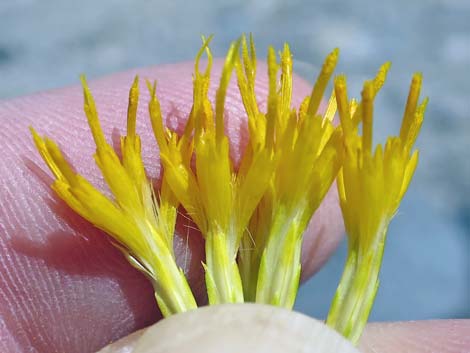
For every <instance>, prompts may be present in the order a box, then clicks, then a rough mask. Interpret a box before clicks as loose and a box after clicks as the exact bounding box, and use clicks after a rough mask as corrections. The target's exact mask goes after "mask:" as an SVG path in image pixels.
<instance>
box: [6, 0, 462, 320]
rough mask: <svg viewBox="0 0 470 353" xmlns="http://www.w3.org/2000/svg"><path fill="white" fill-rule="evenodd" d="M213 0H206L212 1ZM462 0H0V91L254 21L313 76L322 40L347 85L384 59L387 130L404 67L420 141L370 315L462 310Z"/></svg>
mask: <svg viewBox="0 0 470 353" xmlns="http://www.w3.org/2000/svg"><path fill="white" fill-rule="evenodd" d="M214 3H215V2H214ZM469 18H470V1H467V0H452V1H449V0H448V1H444V0H442V1H437V0H429V1H426V2H420V1H405V0H397V1H394V2H389V3H385V4H382V3H379V2H376V1H372V0H369V1H356V2H354V5H352V4H345V2H342V1H339V0H328V1H326V0H324V1H316V2H315V4H313V2H311V1H306V0H305V1H301V0H294V1H289V2H286V1H281V0H262V1H254V0H252V1H248V0H247V1H235V0H231V1H230V0H225V1H218V2H217V5H215V4H213V5H211V2H210V1H209V0H205V1H201V2H196V1H187V0H186V1H181V0H176V1H143V0H135V1H127V2H124V1H117V0H101V1H94V0H81V1H76V2H72V1H68V2H67V1H63V0H43V1H38V0H2V1H1V2H0V80H1V83H2V84H1V85H0V98H4V99H6V98H9V97H13V96H18V95H24V94H28V93H31V92H34V91H38V90H43V89H51V88H56V87H61V86H64V85H70V84H76V83H77V81H78V80H77V77H78V75H79V73H82V72H85V73H87V75H88V77H89V78H92V77H98V76H102V75H106V74H109V73H112V72H115V71H119V70H125V69H129V68H132V67H138V66H147V65H154V64H158V63H166V62H175V61H181V60H188V59H192V58H193V56H194V54H195V52H196V50H197V48H198V46H199V34H210V33H214V34H216V37H215V40H214V42H213V49H214V52H215V53H216V54H218V55H223V54H224V51H225V50H226V48H227V46H228V43H229V41H231V40H233V39H234V38H236V37H238V35H239V34H240V33H241V32H253V33H254V35H255V38H256V40H257V44H258V46H259V53H263V52H265V48H266V46H267V45H268V44H274V45H275V46H277V47H280V45H281V44H282V43H283V42H284V41H288V42H289V43H290V44H291V48H292V49H293V52H294V54H295V63H296V68H297V70H298V71H299V72H300V73H301V74H303V75H305V77H306V78H311V77H314V73H315V65H318V64H320V63H321V61H322V58H323V57H324V56H325V55H326V53H327V52H329V51H330V50H331V49H332V48H333V47H335V46H339V47H340V48H341V50H342V59H341V62H340V64H339V71H344V72H347V73H348V76H349V82H351V83H353V85H352V86H351V88H350V91H351V92H356V94H358V93H359V92H360V85H361V84H362V81H363V80H364V79H365V78H366V77H369V76H370V75H371V73H373V72H375V70H376V69H377V67H378V66H379V65H380V64H381V63H382V62H384V61H386V60H391V61H392V62H393V67H392V71H391V74H390V76H389V77H390V79H389V81H388V83H387V85H386V86H385V88H384V90H383V93H381V96H380V98H379V102H378V107H377V110H376V112H377V117H378V118H377V124H376V131H377V133H376V137H377V138H383V137H384V136H386V135H387V134H388V133H389V132H390V131H397V129H398V124H399V120H400V119H401V114H402V109H403V105H404V102H405V100H406V90H407V87H408V82H409V79H410V77H411V75H412V73H413V72H414V71H417V70H420V71H422V72H423V74H424V89H423V91H424V94H425V95H428V96H429V97H430V99H431V103H430V106H429V110H428V113H427V116H426V122H425V124H424V127H423V131H422V135H421V136H420V139H419V141H418V145H419V148H420V149H421V152H422V153H421V161H420V162H421V163H420V166H419V168H418V171H417V174H416V176H415V179H414V181H413V183H412V186H411V188H410V191H409V193H408V195H407V196H406V198H405V200H404V202H403V204H402V207H401V210H400V214H399V215H398V216H397V217H396V219H395V220H394V222H393V224H392V226H391V229H390V232H389V237H388V243H387V249H386V253H385V258H384V266H383V273H382V286H381V288H380V290H379V293H378V296H377V302H376V305H375V307H374V309H373V312H372V320H409V319H427V318H448V317H469V316H470V303H469V301H470V299H469V298H470V263H469V253H470V214H469V213H470V201H469V199H468V196H469V195H470V162H469V154H468V151H469V148H470V143H469V142H470V138H469V135H470V109H469V103H468V100H469V97H470V84H469V74H468V73H469V69H470V25H469V23H470V22H469V21H468V19H469ZM344 256H345V246H344V244H343V246H342V247H341V248H340V249H339V251H338V252H337V254H336V255H335V256H334V257H333V258H332V260H331V261H330V262H329V263H328V265H327V266H326V267H325V268H324V269H323V270H322V271H320V272H319V274H318V275H317V276H315V277H314V278H313V279H312V280H310V281H309V282H308V283H307V284H306V285H305V286H303V288H302V289H301V291H300V295H299V299H298V302H297V309H298V310H301V311H303V312H306V313H308V314H311V315H314V316H316V317H323V316H324V315H325V314H326V312H327V309H328V305H329V301H330V299H331V297H332V293H333V291H334V289H335V286H336V283H337V279H338V278H339V276H340V274H341V270H342V266H343V261H344Z"/></svg>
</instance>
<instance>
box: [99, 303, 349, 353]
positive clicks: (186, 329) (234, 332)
mask: <svg viewBox="0 0 470 353" xmlns="http://www.w3.org/2000/svg"><path fill="white" fill-rule="evenodd" d="M182 333H183V334H182ZM221 351H223V352H224V353H239V352H257V353H284V352H321V353H358V350H357V349H356V348H355V347H353V345H352V344H351V343H350V342H349V341H347V340H346V339H345V338H343V337H342V336H341V335H339V334H338V333H337V332H336V331H334V330H332V329H330V328H329V327H327V326H326V325H324V324H323V323H322V322H320V321H318V320H315V319H312V318H310V317H307V316H305V315H303V314H300V313H297V312H294V311H289V310H285V309H281V308H277V307H273V306H267V305H259V304H237V305H233V304H232V305H217V306H210V307H204V308H200V309H197V310H194V311H191V312H187V313H184V314H180V315H174V316H172V317H170V318H167V319H165V320H163V321H160V322H159V323H157V324H155V325H154V326H152V327H149V328H148V329H145V331H144V332H140V333H138V334H134V335H131V337H127V338H126V339H124V340H122V341H119V342H116V343H114V344H112V345H110V346H108V347H106V348H104V349H102V350H101V351H100V352H99V353H124V352H127V353H163V352H165V353H169V352H178V353H218V352H221Z"/></svg>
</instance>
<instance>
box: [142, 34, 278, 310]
mask: <svg viewBox="0 0 470 353" xmlns="http://www.w3.org/2000/svg"><path fill="white" fill-rule="evenodd" d="M210 39H211V38H209V39H208V40H205V39H204V38H203V40H204V44H203V46H202V48H201V50H200V51H199V53H198V55H197V57H196V64H195V73H194V77H193V86H194V88H193V89H194V92H193V107H192V109H191V113H190V116H189V118H188V121H187V124H186V128H185V131H184V134H183V136H182V137H181V138H178V137H177V136H176V134H175V133H174V132H170V131H166V130H165V129H164V127H163V124H162V117H161V112H160V109H159V108H158V106H159V103H158V100H157V98H156V96H155V89H153V88H152V87H151V86H149V87H150V92H151V97H152V98H151V107H150V115H151V119H152V126H153V129H154V133H155V136H156V139H157V141H158V143H159V146H160V151H161V152H160V153H161V160H162V163H163V166H164V169H165V173H166V175H167V180H168V184H169V186H170V187H171V189H172V190H173V192H174V193H175V195H176V197H177V198H178V200H179V201H180V202H181V204H182V205H183V207H184V208H185V209H186V211H187V212H188V214H189V215H190V216H191V217H192V219H193V220H194V221H195V223H196V224H197V226H198V227H199V229H200V230H201V233H202V235H203V237H204V238H205V241H206V243H205V244H206V245H205V247H206V263H205V264H204V267H205V270H206V285H207V292H208V296H209V303H210V304H218V303H234V302H243V301H244V297H243V289H242V283H241V279H240V274H239V270H238V266H237V261H236V259H237V253H238V249H239V246H240V241H241V238H242V235H243V232H244V230H245V229H246V227H247V225H248V222H249V220H250V218H251V215H252V213H253V211H254V209H255V207H256V206H257V204H258V202H259V200H260V198H261V196H262V195H263V193H264V190H266V188H267V185H268V181H269V178H270V177H271V174H272V170H273V166H274V162H273V159H272V157H271V151H270V149H269V148H266V147H265V146H263V143H262V142H260V143H259V144H258V145H257V146H256V149H255V150H253V151H251V152H250V153H249V156H248V154H245V156H244V158H243V162H242V166H241V167H240V168H239V170H238V171H236V170H234V167H233V165H232V161H231V160H230V155H229V142H228V138H227V136H226V135H225V132H224V105H225V95H226V91H227V87H228V83H229V81H230V76H231V73H232V71H233V68H234V66H235V63H236V62H237V60H238V47H239V42H236V43H232V45H231V47H230V49H229V51H228V53H227V56H226V60H225V64H224V67H223V71H222V76H221V79H220V84H219V87H218V89H217V93H216V102H215V110H214V109H212V106H211V103H210V101H209V98H208V89H209V83H210V70H211V66H212V55H211V52H210V50H209V48H208V44H209V42H210ZM204 52H206V54H207V57H208V63H207V68H206V70H205V72H201V71H200V70H199V60H200V58H201V56H202V54H203V53H204ZM193 150H194V152H195V157H196V158H195V162H196V163H195V170H194V171H193V170H192V168H191V166H190V162H191V157H192V153H193Z"/></svg>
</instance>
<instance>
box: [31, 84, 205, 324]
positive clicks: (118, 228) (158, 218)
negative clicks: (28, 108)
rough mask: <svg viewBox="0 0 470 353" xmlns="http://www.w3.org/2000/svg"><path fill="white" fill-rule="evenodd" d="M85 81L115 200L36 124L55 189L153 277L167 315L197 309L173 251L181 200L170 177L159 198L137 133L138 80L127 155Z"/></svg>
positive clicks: (101, 163) (98, 157)
mask: <svg viewBox="0 0 470 353" xmlns="http://www.w3.org/2000/svg"><path fill="white" fill-rule="evenodd" d="M82 84H83V91H84V97H85V107H84V108H85V113H86V116H87V118H88V124H89V126H90V129H91V132H92V135H93V139H94V140H95V144H96V154H95V156H94V157H95V161H96V164H97V165H98V167H99V169H100V170H101V173H102V174H103V177H104V179H105V181H106V183H107V184H108V186H109V188H110V190H111V192H112V194H113V196H114V199H113V200H111V199H109V198H108V197H106V196H105V195H103V194H102V193H101V192H100V191H99V190H97V189H96V188H95V187H94V186H93V185H91V184H90V183H89V182H88V181H87V180H86V179H85V178H84V177H82V176H81V175H80V174H77V173H76V172H75V171H74V170H73V168H72V166H71V165H70V164H69V163H68V162H67V161H66V160H65V158H64V156H63V155H62V152H61V151H60V149H59V147H58V146H57V144H56V143H55V142H54V141H52V140H50V139H48V138H47V137H46V138H42V137H40V136H39V135H38V134H37V133H36V131H35V130H34V129H33V128H31V132H32V134H33V138H34V142H35V144H36V147H37V149H38V151H39V153H40V154H41V156H42V158H43V159H44V161H45V162H46V164H47V165H48V167H49V169H50V170H51V171H52V173H53V174H54V176H55V180H54V183H53V184H52V188H53V189H54V190H55V191H56V193H57V194H58V196H59V197H60V198H61V199H62V200H64V201H65V202H66V203H67V204H68V205H69V206H70V207H71V208H72V209H73V210H74V211H75V212H77V213H78V214H80V215H81V216H82V217H84V218H85V219H87V220H88V221H89V222H91V223H93V224H94V225H95V226H97V227H98V228H100V229H102V230H104V231H105V232H106V233H108V234H109V235H110V236H111V237H112V239H113V244H114V245H115V246H116V247H117V248H118V249H119V250H121V251H122V253H123V254H124V256H125V257H126V258H127V260H128V261H129V262H130V263H131V264H132V265H133V266H134V267H136V268H137V269H138V270H140V271H141V272H143V273H144V274H145V275H146V276H147V277H148V278H149V279H150V280H151V281H152V284H153V286H154V288H155V296H156V299H157V302H158V304H159V307H160V309H161V311H162V313H163V314H164V315H165V316H166V315H170V314H173V313H177V312H182V311H186V310H189V309H192V308H195V307H196V302H195V300H194V297H193V295H192V293H191V290H190V289H189V286H188V284H187V281H186V278H185V276H184V273H183V271H182V270H181V269H179V268H178V266H177V265H176V262H175V257H174V253H173V233H174V228H175V222H176V209H177V207H178V203H177V200H176V199H175V197H174V195H173V194H172V192H171V191H170V189H169V188H168V186H167V185H166V182H165V177H164V182H163V188H162V191H161V193H160V197H159V198H157V196H156V195H155V193H154V190H153V186H152V184H151V182H150V181H149V180H148V178H147V176H146V174H145V169H144V166H143V163H142V157H141V146H140V138H139V136H138V135H137V134H136V132H135V125H136V124H135V122H136V116H137V101H138V96H139V90H138V78H136V79H135V81H134V84H133V85H132V88H131V90H130V93H129V108H128V119H127V135H126V136H125V137H122V138H121V149H122V159H120V158H119V157H118V156H117V154H116V152H115V151H114V150H113V148H112V147H111V146H110V145H109V144H108V143H107V142H106V139H105V136H104V134H103V131H102V129H101V126H100V122H99V119H98V113H97V110H96V106H95V102H94V100H93V97H92V95H91V93H90V90H89V88H88V86H87V84H86V81H85V79H84V78H82Z"/></svg>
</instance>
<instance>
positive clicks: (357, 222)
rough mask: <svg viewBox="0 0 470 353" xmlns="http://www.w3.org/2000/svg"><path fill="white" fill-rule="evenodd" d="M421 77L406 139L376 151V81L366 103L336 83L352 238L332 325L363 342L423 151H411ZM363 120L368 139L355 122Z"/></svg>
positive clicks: (407, 116)
mask: <svg viewBox="0 0 470 353" xmlns="http://www.w3.org/2000/svg"><path fill="white" fill-rule="evenodd" d="M420 88H421V75H420V74H415V75H414V76H413V80H412V82H411V87H410V92H409V96H408V101H407V104H406V108H405V113H404V116H403V121H402V125H401V129H400V135H399V136H397V137H389V138H388V139H387V142H386V143H385V147H384V148H383V149H382V146H381V145H378V146H377V147H376V148H375V150H373V149H372V116H373V100H374V97H375V94H376V91H377V89H376V82H373V81H367V82H366V83H365V84H364V89H363V92H362V103H361V104H360V105H359V106H358V107H357V109H355V107H354V106H352V105H351V102H349V101H348V98H347V93H346V80H345V77H344V76H339V77H338V78H337V79H336V80H335V92H336V97H337V98H338V110H339V115H340V119H341V126H342V128H343V131H344V149H345V157H344V162H343V167H342V170H341V172H340V174H339V177H338V193H339V196H340V203H341V209H342V212H343V218H344V224H345V227H346V232H347V234H348V240H349V251H348V259H347V262H346V267H345V270H344V273H343V276H342V279H341V282H340V284H339V286H338V289H337V292H336V294H335V297H334V299H333V303H332V307H331V309H330V313H329V315H328V319H327V324H329V325H330V326H332V327H334V328H335V329H336V330H338V331H339V332H341V333H342V334H343V335H344V336H346V337H347V338H349V339H350V340H351V341H353V342H357V341H358V339H359V337H360V335H361V333H362V330H363V328H364V325H365V324H366V322H367V318H368V316H369V312H370V310H371V308H372V304H373V301H374V297H375V294H376V292H377V288H378V285H379V280H378V275H379V271H380V266H381V262H382V254H383V249H384V243H385V237H386V233H387V228H388V225H389V223H390V221H391V219H392V218H393V216H394V215H395V213H396V212H397V209H398V206H399V204H400V201H401V199H402V198H403V195H404V193H405V192H406V190H407V188H408V185H409V183H410V181H411V178H412V176H413V173H414V171H415V168H416V165H417V162H418V151H414V152H413V153H412V152H411V150H412V148H413V144H414V142H415V140H416V137H417V135H418V133H419V130H420V128H421V124H422V122H423V117H424V112H425V109H426V105H427V101H428V100H427V99H425V100H424V101H423V103H421V104H420V105H418V99H419V93H420ZM358 120H362V136H359V134H358V130H357V128H356V126H355V121H358Z"/></svg>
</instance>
